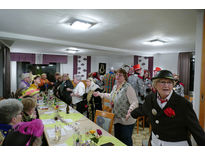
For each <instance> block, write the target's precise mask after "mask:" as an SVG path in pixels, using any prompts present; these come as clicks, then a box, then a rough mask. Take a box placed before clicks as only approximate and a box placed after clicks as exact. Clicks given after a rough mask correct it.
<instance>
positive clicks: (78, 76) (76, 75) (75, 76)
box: [73, 74, 81, 81]
mask: <svg viewBox="0 0 205 154" xmlns="http://www.w3.org/2000/svg"><path fill="white" fill-rule="evenodd" d="M73 77H74V78H75V79H76V80H78V81H81V75H80V74H75V75H74V76H73Z"/></svg>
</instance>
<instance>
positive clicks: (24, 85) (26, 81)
mask: <svg viewBox="0 0 205 154" xmlns="http://www.w3.org/2000/svg"><path fill="white" fill-rule="evenodd" d="M30 82H31V79H30V74H29V73H23V74H22V80H21V83H20V85H19V89H23V90H26V89H28V88H29V87H30Z"/></svg>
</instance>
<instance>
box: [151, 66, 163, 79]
mask: <svg viewBox="0 0 205 154" xmlns="http://www.w3.org/2000/svg"><path fill="white" fill-rule="evenodd" d="M161 70H162V69H161V68H160V67H155V69H154V71H153V77H154V76H156V75H157V73H158V72H159V71H161Z"/></svg>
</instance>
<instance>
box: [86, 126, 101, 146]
mask: <svg viewBox="0 0 205 154" xmlns="http://www.w3.org/2000/svg"><path fill="white" fill-rule="evenodd" d="M96 132H97V133H96ZM86 135H90V136H91V137H90V140H91V141H93V142H94V143H95V144H97V143H98V142H99V139H100V138H101V136H102V131H101V130H100V129H97V130H96V131H95V130H90V131H89V132H86Z"/></svg>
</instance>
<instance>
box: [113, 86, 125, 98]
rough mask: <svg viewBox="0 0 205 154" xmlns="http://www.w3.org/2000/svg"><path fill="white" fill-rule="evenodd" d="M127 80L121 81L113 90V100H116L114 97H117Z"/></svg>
mask: <svg viewBox="0 0 205 154" xmlns="http://www.w3.org/2000/svg"><path fill="white" fill-rule="evenodd" d="M124 83H125V82H123V83H121V84H120V85H119V87H116V89H115V90H114V92H113V95H112V102H114V99H115V97H116V95H117V94H118V92H119V91H120V90H121V89H122V86H123V85H124Z"/></svg>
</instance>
